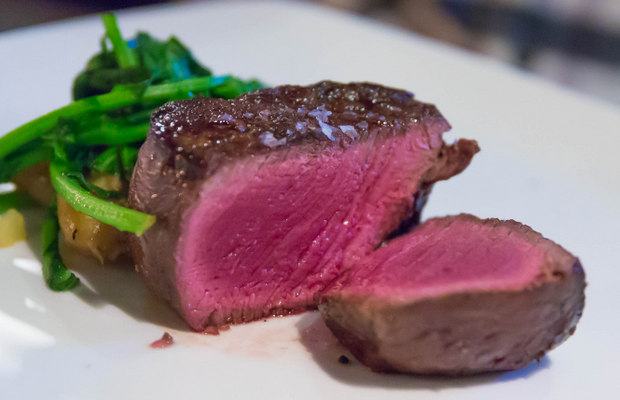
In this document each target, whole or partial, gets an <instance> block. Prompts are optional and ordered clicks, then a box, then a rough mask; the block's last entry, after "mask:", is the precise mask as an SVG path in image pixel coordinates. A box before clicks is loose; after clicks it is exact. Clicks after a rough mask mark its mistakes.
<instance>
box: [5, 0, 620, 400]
mask: <svg viewBox="0 0 620 400" xmlns="http://www.w3.org/2000/svg"><path fill="white" fill-rule="evenodd" d="M119 20H120V24H121V27H122V30H123V31H124V32H125V34H126V35H130V34H133V33H134V32H135V31H136V30H138V29H143V30H147V31H150V32H152V33H154V34H156V35H157V36H160V37H165V36H167V35H168V34H170V33H172V32H174V33H175V34H176V35H178V36H179V37H180V38H181V39H182V40H183V41H185V42H186V43H187V44H188V45H189V46H190V48H192V49H193V50H194V52H195V53H196V55H197V56H198V59H200V60H203V61H204V62H205V63H206V64H207V65H209V66H211V67H212V68H213V69H214V71H216V72H217V73H226V72H230V73H234V74H239V75H242V76H245V77H251V76H256V77H260V78H261V79H263V80H265V81H266V82H270V83H273V84H277V83H310V82H314V81H317V80H320V79H324V78H330V79H335V80H342V81H352V80H369V81H376V82H381V83H384V84H387V85H393V86H397V87H403V88H407V89H410V90H413V91H415V92H416V94H417V95H418V97H419V98H420V99H422V100H425V101H430V102H434V103H436V104H438V105H439V108H440V109H441V110H442V112H443V113H444V114H445V115H446V116H447V118H448V119H449V120H450V122H451V123H452V125H453V126H454V133H452V134H450V135H449V136H448V138H450V140H451V139H452V138H456V137H468V138H475V139H477V140H478V141H479V142H480V145H481V147H482V152H481V153H480V154H479V155H478V156H477V157H476V159H475V160H474V162H473V164H472V165H471V166H470V168H469V169H468V170H467V171H466V172H465V173H463V174H462V175H460V176H457V177H455V178H453V179H452V180H451V181H450V182H442V183H440V184H438V185H437V186H436V188H435V191H434V193H433V195H432V196H431V199H430V202H429V205H428V208H427V210H426V213H425V215H426V216H432V215H442V214H449V213H457V212H461V211H467V212H471V213H474V214H477V215H479V216H482V217H490V216H496V217H501V218H514V219H518V220H520V221H523V222H525V223H528V224H530V225H532V226H533V227H534V228H535V229H537V230H539V231H541V232H543V233H544V234H545V235H546V236H548V237H550V238H553V239H554V240H556V241H557V242H559V243H560V244H562V245H564V246H565V247H566V248H568V249H569V250H571V251H572V252H574V253H575V254H577V255H578V256H579V257H580V258H581V260H582V262H583V264H584V266H585V268H586V271H587V278H588V282H589V286H588V289H587V305H586V310H585V314H584V317H583V319H582V321H581V323H580V325H579V327H578V329H577V332H576V334H575V336H574V337H572V338H570V339H569V340H568V342H567V343H565V344H564V345H562V346H561V347H560V348H558V349H556V350H554V351H553V352H551V354H550V355H549V356H547V357H545V358H544V359H543V361H542V362H541V363H540V364H532V365H531V366H529V367H527V368H525V369H523V370H521V371H517V372H512V373H505V374H493V375H488V376H483V377H477V378H469V379H436V378H435V379H431V378H420V377H411V376H397V375H380V374H373V373H371V372H369V371H368V370H366V369H365V368H363V367H362V366H361V365H359V363H357V362H354V363H352V364H349V365H342V364H339V363H338V362H337V358H338V356H339V355H340V354H347V353H346V352H345V351H344V350H343V349H341V348H340V347H339V346H338V345H337V343H336V342H335V341H334V339H333V338H332V337H331V336H330V335H329V333H328V332H327V331H326V330H325V327H324V326H323V325H322V323H321V321H320V320H319V319H317V318H316V315H315V314H312V313H309V314H306V315H302V316H298V317H292V318H280V319H273V320H270V321H269V322H267V323H264V322H256V323H253V324H248V325H245V326H238V327H233V328H232V329H231V330H230V331H228V332H225V333H223V334H222V335H220V336H219V337H215V336H205V335H200V334H195V333H191V332H188V331H187V329H186V328H185V327H184V325H183V323H182V322H181V321H180V320H179V319H178V318H177V317H176V316H175V315H174V314H173V313H172V312H171V311H170V310H169V309H168V308H167V307H166V306H165V305H163V304H160V303H158V302H157V301H155V300H154V299H153V298H152V297H151V295H150V294H149V293H148V292H147V291H146V290H145V288H144V287H143V286H142V284H141V282H140V281H139V280H138V278H137V276H136V275H135V274H134V273H132V271H131V269H130V268H128V267H127V266H125V267H108V266H106V267H102V266H99V265H96V264H95V263H92V262H89V261H87V260H85V259H80V258H79V257H72V261H71V265H73V266H75V268H77V270H78V272H79V274H80V276H81V277H82V282H83V283H84V285H82V286H81V287H80V288H79V289H78V290H75V291H74V292H71V293H62V294H57V293H52V292H51V291H49V290H47V289H46V288H45V287H44V285H43V281H42V279H41V277H40V272H39V270H40V263H39V261H38V254H39V250H38V236H37V233H36V232H37V230H38V227H37V219H36V218H34V219H33V220H32V221H34V222H32V225H33V226H31V227H30V228H29V230H30V239H29V241H28V242H27V243H20V244H17V245H16V246H14V247H12V248H8V249H4V250H1V251H0V272H1V275H0V276H1V278H0V398H1V399H21V398H24V399H42V398H45V399H48V400H52V399H141V398H149V399H171V398H182V397H181V396H183V395H187V396H189V397H190V398H197V397H200V398H210V397H213V396H216V397H217V398H222V397H223V398H242V396H251V397H252V398H257V399H259V398H274V397H275V398H284V397H285V396H286V397H287V398H291V399H292V398H294V399H306V398H307V399H316V398H325V399H329V398H334V399H343V398H356V399H375V398H381V399H392V398H408V399H411V398H421V399H427V398H433V399H435V398H440V399H482V398H501V399H524V398H528V399H533V398H545V399H549V400H553V399H563V400H564V399H572V398H586V396H587V397H590V398H592V397H594V398H597V399H602V398H618V397H617V396H618V389H620V386H619V381H620V380H619V379H618V378H617V376H616V375H617V372H616V370H617V362H618V361H617V360H619V359H620V339H619V336H618V332H620V317H619V314H620V313H619V311H618V309H619V306H620V300H619V299H620V290H619V288H620V269H619V268H618V261H617V260H618V257H617V254H616V253H617V250H618V249H619V248H620V239H619V238H620V234H619V233H618V232H619V229H618V227H619V226H620V206H619V204H618V199H620V184H619V182H620V167H618V159H617V151H618V150H617V149H618V148H619V147H620V136H619V135H618V133H619V127H620V113H619V112H618V109H616V108H614V107H612V106H611V105H608V104H605V103H601V102H597V101H595V100H592V99H588V98H584V97H580V96H578V95H576V94H574V93H571V92H568V91H566V90H564V89H560V88H558V87H555V86H553V85H551V84H549V83H546V82H544V81H541V80H539V79H536V78H533V77H531V76H529V75H526V74H523V73H520V72H518V71H516V70H513V69H511V68H509V67H506V66H504V65H501V64H498V63H495V62H493V61H489V60H486V59H482V58H479V57H477V56H473V55H470V54H467V53H464V52H462V51H460V50H456V49H452V48H448V47H446V46H443V45H441V44H438V43H435V42H432V41H429V40H426V39H423V38H420V37H417V36H414V35H411V34H408V33H405V32H402V31H399V30H396V29H392V28H387V27H384V26H380V25H376V24H373V23H371V22H368V21H365V20H363V19H360V18H357V17H352V16H348V15H343V14H339V13H335V12H332V11H328V10H325V9H321V8H316V7H313V6H309V5H303V4H302V5H299V4H284V3H278V4H265V3H261V4H240V3H233V4H223V3H215V4H213V3H211V4H192V5H187V6H167V7H160V8H153V9H143V10H137V11H132V12H128V13H121V14H120V15H119ZM101 34H102V28H101V25H100V23H99V21H98V20H97V19H96V18H84V19H79V20H74V21H70V22H65V23H61V24H52V25H46V26H41V27H36V28H31V29H25V30H20V31H15V32H9V33H5V34H2V35H0V55H1V56H2V62H1V63H0V92H1V93H0V94H1V95H0V110H1V111H0V112H1V114H2V115H1V118H0V132H6V131H8V130H10V129H12V128H14V127H16V126H18V125H19V124H21V123H24V122H26V121H28V120H30V119H31V118H33V117H36V116H38V115H40V114H42V113H44V112H46V111H49V110H51V109H54V108H56V107H59V106H61V105H63V104H65V103H67V102H68V101H69V88H70V85H71V80H72V78H73V77H74V76H75V75H76V73H77V72H78V71H79V70H80V69H81V68H82V67H83V66H84V63H85V60H86V59H87V58H88V57H89V56H90V55H91V54H93V53H95V52H96V51H97V50H98V40H99V38H100V36H101ZM164 331H168V332H170V333H171V334H172V335H173V336H174V339H175V341H176V343H175V345H173V346H172V347H170V348H167V349H163V350H153V349H151V348H149V343H150V342H152V341H153V340H155V339H157V338H159V337H160V336H161V335H162V333H163V332H164Z"/></svg>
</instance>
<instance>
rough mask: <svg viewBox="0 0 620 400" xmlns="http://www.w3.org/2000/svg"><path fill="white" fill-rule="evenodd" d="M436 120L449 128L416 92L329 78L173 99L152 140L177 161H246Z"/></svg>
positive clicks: (156, 120) (158, 117) (158, 115)
mask: <svg viewBox="0 0 620 400" xmlns="http://www.w3.org/2000/svg"><path fill="white" fill-rule="evenodd" d="M431 120H432V121H433V122H435V123H437V122H438V121H441V123H442V124H445V130H447V129H449V125H448V123H447V122H446V121H445V120H444V119H443V116H442V115H441V114H440V113H439V111H438V110H437V108H435V106H434V105H431V104H426V103H421V102H419V101H416V100H415V99H414V96H413V94H412V93H409V92H406V91H403V90H397V89H391V88H387V87H383V86H379V85H375V84H371V83H348V84H343V83H336V82H331V81H322V82H319V83H317V84H314V85H310V86H293V85H287V86H279V87H275V88H269V89H260V90H257V91H254V92H251V93H247V94H244V95H242V96H240V97H238V98H236V99H234V100H224V99H216V98H196V99H191V100H180V101H173V102H170V103H168V104H166V105H164V106H162V107H161V108H160V109H159V110H158V111H156V112H155V113H154V114H153V118H152V122H151V131H150V133H149V135H151V136H154V137H157V138H158V139H159V140H161V141H162V143H164V144H165V145H166V147H168V148H169V149H170V151H171V154H172V155H175V156H177V159H178V157H183V158H185V159H187V160H188V161H189V162H191V163H194V164H198V165H205V164H206V163H207V162H208V161H209V160H210V159H212V156H213V155H215V154H218V155H222V154H225V155H227V156H229V157H240V156H245V155H248V154H256V153H260V152H268V151H271V150H274V149H277V148H280V147H283V146H290V145H297V144H304V143H317V142H318V143H325V144H330V143H331V144H335V145H345V146H346V145H349V144H351V143H354V142H356V141H359V140H364V139H365V138H366V137H367V136H368V135H369V133H370V132H371V131H375V130H378V131H379V132H380V133H381V134H390V135H393V134H403V133H405V131H406V130H407V129H410V128H411V126H412V124H425V123H429V121H431ZM170 161H171V162H174V159H171V160H170Z"/></svg>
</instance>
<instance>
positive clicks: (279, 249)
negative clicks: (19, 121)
mask: <svg viewBox="0 0 620 400" xmlns="http://www.w3.org/2000/svg"><path fill="white" fill-rule="evenodd" d="M447 129H449V125H448V123H447V122H446V121H445V120H444V119H443V117H442V116H441V115H440V114H439V112H438V111H437V110H436V108H435V107H434V106H432V105H428V104H424V103H420V102H417V101H415V100H414V98H413V96H412V95H411V94H410V93H407V92H404V91H399V90H395V89H389V88H384V87H381V86H378V85H372V84H338V83H334V82H321V83H318V84H316V85H312V86H309V87H299V86H284V87H278V88H273V89H263V90H260V91H257V92H254V93H251V94H247V95H244V96H241V97H240V98H238V99H236V100H232V101H226V100H221V99H195V100H190V101H181V102H173V103H170V104H168V105H165V106H163V107H162V108H161V109H160V110H158V111H157V112H156V113H155V114H154V117H153V123H152V128H151V131H150V132H149V135H148V138H147V141H146V143H145V144H144V146H143V147H142V149H141V150H140V155H139V159H138V163H137V165H136V168H135V170H134V175H133V178H132V181H131V188H130V205H131V206H132V207H134V208H136V209H138V210H140V211H144V212H147V213H151V214H154V215H156V216H157V222H156V224H155V225H154V226H153V227H152V228H151V229H149V230H148V231H147V232H145V233H144V234H143V235H142V236H141V237H136V238H134V239H133V242H132V251H133V254H134V259H135V260H136V267H137V270H138V271H139V272H140V273H141V274H142V275H143V277H144V278H145V281H146V283H147V284H148V285H149V286H150V287H151V288H152V289H153V290H154V291H155V293H157V294H158V295H159V296H160V297H162V298H163V299H165V300H166V301H168V302H169V303H170V304H171V305H172V306H173V307H174V308H175V309H176V310H177V311H178V312H179V314H180V315H181V316H182V317H183V318H184V319H185V320H186V321H187V322H188V324H189V325H190V326H191V327H192V328H194V329H196V330H204V329H207V328H209V327H218V326H222V325H226V324H229V323H238V322H245V321H251V320H254V319H258V318H263V317H266V316H271V315H282V314H288V313H294V312H299V311H302V310H306V309H311V308H315V307H316V305H317V302H318V301H319V299H320V297H321V294H322V293H323V292H325V291H326V290H328V288H336V287H338V286H339V285H340V284H341V279H342V278H343V277H344V276H346V271H348V269H350V268H352V267H353V266H355V265H357V264H358V262H359V260H361V259H363V258H364V257H365V256H366V255H368V254H369V253H370V252H372V251H373V250H374V249H375V248H376V247H378V246H379V245H380V244H381V242H382V241H383V240H385V238H386V237H387V236H388V235H389V234H390V233H391V232H392V231H394V230H395V229H396V228H397V227H399V226H400V225H401V223H402V222H403V221H405V220H410V223H412V224H414V223H415V222H416V221H415V218H416V216H418V215H419V212H420V210H421V207H422V206H423V203H424V202H423V199H424V198H425V197H426V195H427V194H428V192H429V191H430V188H431V186H432V184H433V183H434V182H435V181H437V180H440V179H447V178H449V177H450V176H452V175H454V174H457V173H459V172H461V171H462V170H463V169H464V168H465V167H466V166H467V165H468V164H469V162H470V160H471V158H472V157H473V155H474V154H475V153H476V152H477V151H478V147H477V145H476V143H475V142H473V141H468V140H460V141H458V142H457V143H455V144H453V145H451V146H448V145H446V144H444V143H443V140H442V134H443V132H444V131H446V130H447ZM285 139H286V140H285Z"/></svg>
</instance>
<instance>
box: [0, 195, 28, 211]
mask: <svg viewBox="0 0 620 400" xmlns="http://www.w3.org/2000/svg"><path fill="white" fill-rule="evenodd" d="M36 204H37V203H36V202H35V201H34V200H32V199H31V198H30V197H29V196H26V195H25V194H23V193H21V192H10V193H1V194H0V215H1V214H4V213H5V212H7V211H8V210H10V209H15V210H26V209H28V208H32V207H34V206H36Z"/></svg>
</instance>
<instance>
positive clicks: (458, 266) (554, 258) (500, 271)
mask: <svg viewBox="0 0 620 400" xmlns="http://www.w3.org/2000/svg"><path fill="white" fill-rule="evenodd" d="M584 288H585V276H584V272H583V269H582V268H581V265H580V263H579V260H578V259H577V258H575V257H574V256H572V255H571V254H570V253H568V252H567V251H566V250H564V249H563V248H562V247H560V246H559V245H557V244H555V243H553V242H552V241H550V240H548V239H545V238H543V236H542V235H540V234H539V233H537V232H535V231H533V230H532V229H531V228H529V227H527V226H525V225H522V224H520V223H518V222H515V221H500V220H497V219H487V220H480V219H478V218H476V217H474V216H471V215H466V214H462V215H458V216H454V217H445V218H435V219H431V220H429V221H427V222H425V223H423V224H421V225H420V226H418V227H416V228H415V229H414V230H413V231H412V232H411V233H410V234H408V235H406V236H403V237H400V238H398V239H395V240H393V241H392V242H390V243H389V244H388V245H386V246H384V247H382V248H381V249H379V250H377V251H376V252H375V253H374V254H373V255H372V256H370V257H369V258H368V259H367V260H366V261H365V262H364V263H363V265H362V266H360V267H359V268H358V269H356V271H355V273H354V274H352V276H351V278H350V280H349V282H347V283H346V284H345V285H344V286H343V287H342V288H340V290H339V291H338V292H334V293H332V294H329V295H328V296H327V297H328V298H327V300H326V302H325V304H323V305H321V306H320V309H321V312H322V315H323V317H324V319H325V321H326V323H327V325H328V326H329V327H330V329H331V330H332V332H334V334H335V335H336V336H337V337H338V339H339V340H340V341H341V342H342V343H343V344H344V345H345V346H347V347H348V348H349V349H350V350H351V351H352V352H353V354H354V355H355V356H356V357H357V358H358V359H359V360H360V361H361V362H363V363H364V364H366V365H368V366H369V367H370V368H372V369H373V370H375V371H383V372H389V371H395V372H404V373H418V374H444V375H470V374H475V373H480V372H488V371H501V370H513V369H517V368H521V367H523V366H525V365H527V364H529V363H530V362H532V361H533V360H536V359H540V358H542V357H543V356H544V354H545V353H546V352H547V351H549V350H550V349H552V348H553V347H555V346H557V345H558V344H560V343H562V342H563V341H564V340H565V339H566V338H567V337H568V336H570V335H571V334H572V333H573V332H574V330H575V326H576V324H577V322H578V320H579V318H580V316H581V313H582V310H583V307H584V298H585V297H584Z"/></svg>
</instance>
